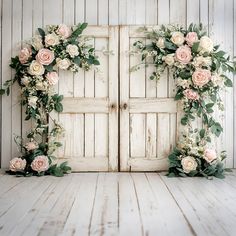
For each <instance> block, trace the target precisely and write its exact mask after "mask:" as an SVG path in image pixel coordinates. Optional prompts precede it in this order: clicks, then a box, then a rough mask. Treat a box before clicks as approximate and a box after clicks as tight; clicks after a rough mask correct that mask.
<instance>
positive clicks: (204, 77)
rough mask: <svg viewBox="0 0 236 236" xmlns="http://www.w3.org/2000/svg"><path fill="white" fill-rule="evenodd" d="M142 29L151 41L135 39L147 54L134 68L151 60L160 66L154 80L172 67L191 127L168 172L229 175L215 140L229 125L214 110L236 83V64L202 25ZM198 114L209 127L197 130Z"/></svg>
mask: <svg viewBox="0 0 236 236" xmlns="http://www.w3.org/2000/svg"><path fill="white" fill-rule="evenodd" d="M142 30H143V31H144V32H145V34H146V36H147V38H148V39H150V41H151V42H150V43H149V44H147V45H145V44H144V43H143V42H142V41H136V42H135V43H134V46H135V48H136V52H138V53H140V54H141V55H142V63H141V64H139V65H136V66H135V67H134V68H132V69H133V70H137V69H139V68H140V66H141V65H146V66H147V65H148V64H147V62H146V61H147V60H146V59H147V58H151V59H152V62H151V63H149V64H153V65H154V66H155V68H156V70H155V71H153V73H152V74H151V76H150V79H152V80H153V79H159V78H160V75H161V73H162V72H163V71H164V70H165V69H166V68H168V69H169V70H170V71H171V73H173V78H174V79H175V82H176V89H177V92H176V96H175V100H179V101H180V103H181V105H182V108H183V114H184V115H183V117H182V119H181V124H182V125H184V126H187V129H186V130H187V131H186V133H184V134H183V137H182V139H180V140H179V143H178V145H177V147H176V148H175V149H174V150H173V152H172V153H171V154H170V155H169V171H168V176H215V177H218V178H223V177H224V170H225V169H224V166H223V162H222V161H223V159H224V158H225V157H226V155H225V152H222V153H221V154H217V153H216V151H215V149H214V148H213V147H212V144H211V140H212V136H217V137H219V136H220V134H221V133H222V131H223V128H222V126H221V124H220V123H219V122H218V121H217V120H216V119H215V118H214V117H213V115H212V114H213V112H214V107H215V105H217V106H218V108H219V109H220V110H223V109H224V106H223V103H222V100H221V98H220V91H221V90H222V89H224V88H225V87H232V81H231V80H230V79H229V78H228V77H227V74H228V73H234V72H235V70H236V67H235V65H236V64H235V62H234V61H230V57H229V56H227V53H226V52H224V51H222V50H219V45H214V43H213V41H212V39H211V38H209V37H208V36H207V34H206V32H205V31H204V30H203V27H202V25H201V24H200V25H199V26H197V25H193V24H191V25H190V26H189V27H188V29H187V30H186V29H184V28H182V27H178V26H161V27H160V28H157V29H152V30H148V29H146V28H143V29H142ZM149 61H150V60H149ZM195 117H199V118H201V119H202V122H203V128H201V129H193V128H192V121H194V120H195Z"/></svg>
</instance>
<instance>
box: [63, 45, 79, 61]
mask: <svg viewBox="0 0 236 236" xmlns="http://www.w3.org/2000/svg"><path fill="white" fill-rule="evenodd" d="M66 51H67V52H68V53H69V54H70V56H71V57H72V58H74V57H75V56H78V55H79V50H78V47H77V46H76V45H72V44H69V45H67V47H66Z"/></svg>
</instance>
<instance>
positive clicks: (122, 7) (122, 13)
mask: <svg viewBox="0 0 236 236" xmlns="http://www.w3.org/2000/svg"><path fill="white" fill-rule="evenodd" d="M127 2H128V0H119V24H120V25H126V24H127V11H126V9H127Z"/></svg>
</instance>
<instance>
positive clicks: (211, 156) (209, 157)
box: [203, 148, 217, 163]
mask: <svg viewBox="0 0 236 236" xmlns="http://www.w3.org/2000/svg"><path fill="white" fill-rule="evenodd" d="M203 158H204V159H205V160H206V161H207V162H208V163H210V162H212V161H214V160H215V159H217V155H216V151H215V150H213V149H209V148H208V149H206V150H205V152H204V155H203Z"/></svg>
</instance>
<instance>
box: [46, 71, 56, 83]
mask: <svg viewBox="0 0 236 236" xmlns="http://www.w3.org/2000/svg"><path fill="white" fill-rule="evenodd" d="M46 79H47V80H48V83H49V85H55V84H57V82H58V80H59V77H58V74H57V72H55V71H53V72H49V73H47V75H46Z"/></svg>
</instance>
